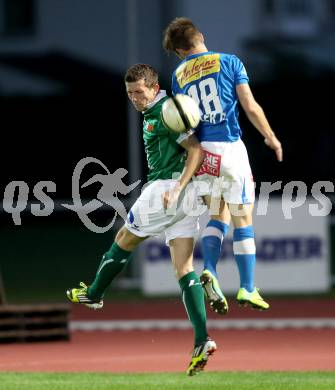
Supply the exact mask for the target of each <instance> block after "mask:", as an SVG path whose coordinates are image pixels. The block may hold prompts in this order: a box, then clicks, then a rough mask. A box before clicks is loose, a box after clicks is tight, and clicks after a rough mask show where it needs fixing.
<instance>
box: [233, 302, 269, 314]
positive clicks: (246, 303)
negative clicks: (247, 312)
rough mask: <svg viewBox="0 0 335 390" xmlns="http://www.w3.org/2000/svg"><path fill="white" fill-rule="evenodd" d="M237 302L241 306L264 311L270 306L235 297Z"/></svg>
mask: <svg viewBox="0 0 335 390" xmlns="http://www.w3.org/2000/svg"><path fill="white" fill-rule="evenodd" d="M237 302H238V304H239V306H241V307H248V306H250V307H251V308H252V309H255V310H259V311H265V310H268V309H269V308H270V307H262V306H259V305H257V304H256V303H253V302H250V301H248V300H244V299H240V300H239V299H237Z"/></svg>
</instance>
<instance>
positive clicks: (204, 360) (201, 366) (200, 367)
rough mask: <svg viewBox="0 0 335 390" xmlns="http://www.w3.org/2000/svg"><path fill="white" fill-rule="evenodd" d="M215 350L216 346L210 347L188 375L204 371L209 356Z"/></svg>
mask: <svg viewBox="0 0 335 390" xmlns="http://www.w3.org/2000/svg"><path fill="white" fill-rule="evenodd" d="M215 351H216V348H214V347H213V348H211V349H209V350H208V351H207V352H206V353H205V356H204V357H203V358H202V359H201V360H199V361H198V362H197V363H196V364H195V365H194V367H193V369H192V370H191V371H189V372H188V375H189V376H193V375H196V374H197V373H199V372H201V371H203V370H204V368H205V367H206V364H207V361H208V358H209V356H212V355H213V354H214V352H215Z"/></svg>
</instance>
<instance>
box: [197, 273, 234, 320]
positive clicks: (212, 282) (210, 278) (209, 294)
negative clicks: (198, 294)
mask: <svg viewBox="0 0 335 390" xmlns="http://www.w3.org/2000/svg"><path fill="white" fill-rule="evenodd" d="M200 282H201V285H202V288H203V289H204V292H205V296H206V299H207V301H208V303H209V306H210V307H211V309H212V310H213V311H215V313H218V314H221V315H224V314H227V312H228V302H227V300H226V298H225V296H224V295H223V293H222V291H221V288H220V285H219V282H218V280H217V278H216V277H215V276H214V275H213V274H212V273H211V272H210V271H208V270H207V269H205V270H204V271H203V272H202V274H201V276H200Z"/></svg>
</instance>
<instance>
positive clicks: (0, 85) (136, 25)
mask: <svg viewBox="0 0 335 390" xmlns="http://www.w3.org/2000/svg"><path fill="white" fill-rule="evenodd" d="M176 16H188V17H190V18H192V19H193V20H194V22H195V23H196V25H197V26H198V28H199V29H200V30H201V31H202V32H203V33H204V34H205V37H206V43H207V47H208V48H209V49H212V50H218V51H223V52H228V53H235V54H237V55H238V56H239V57H240V58H241V59H242V61H243V62H244V64H245V66H246V68H247V70H248V73H249V77H250V84H251V87H252V89H253V91H254V95H255V97H256V99H257V100H258V102H259V103H260V104H261V105H262V107H263V108H264V110H265V112H266V114H267V116H268V119H269V121H270V123H271V125H272V127H273V129H274V130H275V132H276V133H277V134H278V136H279V137H280V139H281V141H282V143H283V147H284V162H283V163H281V164H277V163H276V162H275V159H274V156H273V153H272V152H271V151H270V150H268V149H267V148H265V147H264V145H263V140H262V137H260V135H259V134H258V132H257V131H255V129H253V128H252V126H251V124H250V123H248V121H247V120H246V118H245V116H244V115H243V113H242V112H241V124H242V127H243V130H244V136H243V139H244V141H245V143H246V144H247V147H248V150H249V157H250V162H251V165H252V169H253V173H254V179H255V181H256V183H260V182H262V181H270V182H275V181H278V180H280V181H282V183H283V185H284V184H285V183H288V182H290V181H292V180H299V181H303V182H305V183H306V185H307V188H308V191H309V192H310V190H311V187H312V185H313V183H315V182H317V181H320V180H323V181H330V182H334V162H335V158H334V152H333V147H334V145H335V135H334V134H335V132H334V123H333V120H332V113H333V98H332V95H331V93H332V90H333V86H334V84H335V50H334V49H335V47H334V43H333V42H334V41H335V39H334V38H335V23H334V18H335V2H334V0H253V1H249V0H235V1H234V2H231V1H228V0H207V1H206V2H203V1H200V0H192V1H191V0H180V1H177V0H171V1H169V2H166V1H163V0H127V1H118V2H116V1H109V0H100V1H99V2H96V1H94V0H70V1H66V0H58V1H52V0H0V118H1V140H2V146H3V147H2V153H1V157H0V158H1V167H2V169H1V174H0V180H1V181H0V184H1V187H0V188H1V204H2V199H3V196H4V191H5V188H6V186H7V185H8V183H10V182H12V181H24V182H26V183H27V185H28V188H29V198H28V206H27V209H26V210H25V211H23V212H22V214H21V217H22V221H21V225H20V226H15V225H14V222H13V220H12V216H11V215H10V214H8V213H7V212H6V211H4V210H3V207H2V208H1V212H0V222H1V244H2V245H1V247H2V255H1V270H2V274H3V280H4V284H5V287H6V291H7V295H8V300H11V301H15V300H27V299H28V300H29V299H34V300H42V301H45V300H49V299H50V300H61V301H62V300H64V289H66V288H67V287H68V286H71V285H73V284H74V283H77V282H78V281H79V280H89V279H90V278H91V276H92V275H93V273H94V272H95V269H96V266H97V262H98V261H99V259H100V257H101V255H102V254H103V253H104V251H105V250H106V249H108V247H109V245H110V243H111V242H112V240H113V237H114V233H115V230H116V229H117V228H118V227H119V226H120V225H121V222H122V221H121V220H120V219H119V220H118V221H117V223H116V224H115V226H114V229H113V230H111V231H109V232H107V233H104V234H96V233H93V232H91V231H89V230H88V229H87V228H85V227H84V226H83V224H82V223H81V221H80V220H79V219H78V217H77V216H76V214H74V213H73V212H71V211H69V210H66V209H64V208H63V207H61V203H62V202H65V201H67V202H68V200H69V199H71V197H72V188H71V178H72V173H73V170H74V168H75V166H76V164H77V162H78V161H79V160H80V159H82V158H84V157H88V156H91V157H95V158H97V159H99V160H101V161H102V162H103V163H104V164H105V165H106V166H107V167H108V169H109V171H110V172H114V171H115V170H116V169H117V168H119V167H123V168H126V169H127V170H128V171H129V174H128V176H127V178H128V180H129V183H130V182H133V181H135V180H137V179H138V178H141V179H142V181H143V182H144V181H145V173H146V165H145V158H144V155H143V151H142V140H141V134H140V133H141V132H140V124H141V122H140V120H141V119H140V117H139V115H137V114H136V113H135V112H134V110H133V109H132V108H131V107H130V106H129V105H128V102H127V97H126V94H125V91H124V85H123V76H124V73H125V71H126V69H127V67H128V66H130V65H131V64H133V63H137V62H146V63H150V64H151V65H153V66H154V67H155V68H156V69H157V70H158V72H159V73H160V78H161V87H162V88H164V89H167V91H168V92H170V77H171V72H172V71H173V69H174V67H175V66H176V64H177V63H178V61H177V59H176V58H174V57H173V56H170V57H169V56H167V55H166V54H165V53H164V52H163V49H162V47H161V40H162V32H163V30H164V28H165V27H166V25H167V24H168V23H169V21H170V20H171V19H172V18H174V17H176ZM328 91H329V92H330V94H328ZM97 171H99V168H98V167H96V166H95V167H89V169H88V170H87V171H86V172H85V175H86V176H87V178H89V177H91V176H92V174H93V173H97ZM99 173H103V172H101V169H100V171H99ZM41 180H48V181H53V182H54V183H56V190H55V192H54V193H52V194H49V195H50V197H51V198H52V200H53V202H54V204H55V210H54V212H53V213H52V214H51V215H48V216H45V217H36V216H33V215H32V213H31V210H30V209H29V202H34V201H35V203H36V200H35V197H34V194H33V188H34V186H35V184H36V183H37V182H39V181H41ZM126 181H127V180H126ZM258 188H259V187H258ZM98 190H99V185H98V184H97V185H93V186H90V188H86V189H85V190H83V197H84V198H87V199H91V198H95V197H96V194H97V191H98ZM280 194H281V192H280V191H277V192H276V193H275V195H277V196H280ZM328 195H329V197H330V198H331V199H332V200H333V199H334V197H333V195H334V194H333V193H329V194H328ZM120 199H122V200H123V201H124V202H125V203H126V204H127V205H128V206H129V204H130V203H131V201H132V199H130V198H122V197H121V198H120ZM91 216H92V218H93V219H94V220H95V221H96V222H97V223H100V224H101V225H105V224H106V223H107V222H108V221H109V220H110V219H111V218H112V217H113V211H112V210H110V208H108V207H103V208H101V209H100V210H98V211H96V212H94V213H92V215H91ZM332 218H333V217H332V216H329V217H328V218H327V226H328V227H329V231H328V233H329V237H330V238H331V240H329V241H328V239H327V241H325V242H326V244H325V245H327V247H328V246H331V245H333V246H332V247H330V248H329V249H330V250H329V261H330V269H329V275H331V274H333V273H334V272H335V271H334V269H335V267H334V250H331V249H332V248H333V247H334V236H335V233H334V227H333V225H334V220H333V219H332ZM301 223H302V224H303V223H304V222H303V221H301ZM274 224H275V221H274ZM256 228H257V227H256ZM322 234H323V233H322ZM327 250H328V248H327ZM134 260H135V261H134V262H133V265H132V266H131V267H129V269H128V270H127V272H126V273H125V274H124V277H123V278H121V279H120V280H119V281H118V286H117V288H121V287H122V288H135V289H137V288H139V286H141V280H142V271H141V270H142V268H141V261H143V251H142V252H141V250H139V251H138V253H137V254H136V255H135V259H134ZM331 261H332V262H331Z"/></svg>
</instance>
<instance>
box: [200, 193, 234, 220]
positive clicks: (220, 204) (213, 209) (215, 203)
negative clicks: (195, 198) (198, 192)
mask: <svg viewBox="0 0 335 390" xmlns="http://www.w3.org/2000/svg"><path fill="white" fill-rule="evenodd" d="M203 198H204V202H205V204H206V206H207V208H208V210H209V217H210V218H211V219H214V220H217V221H221V222H224V223H226V224H227V225H229V223H230V220H231V218H230V212H229V208H228V205H227V203H226V202H225V201H224V199H222V198H214V197H212V196H210V195H205V196H204V197H203Z"/></svg>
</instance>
